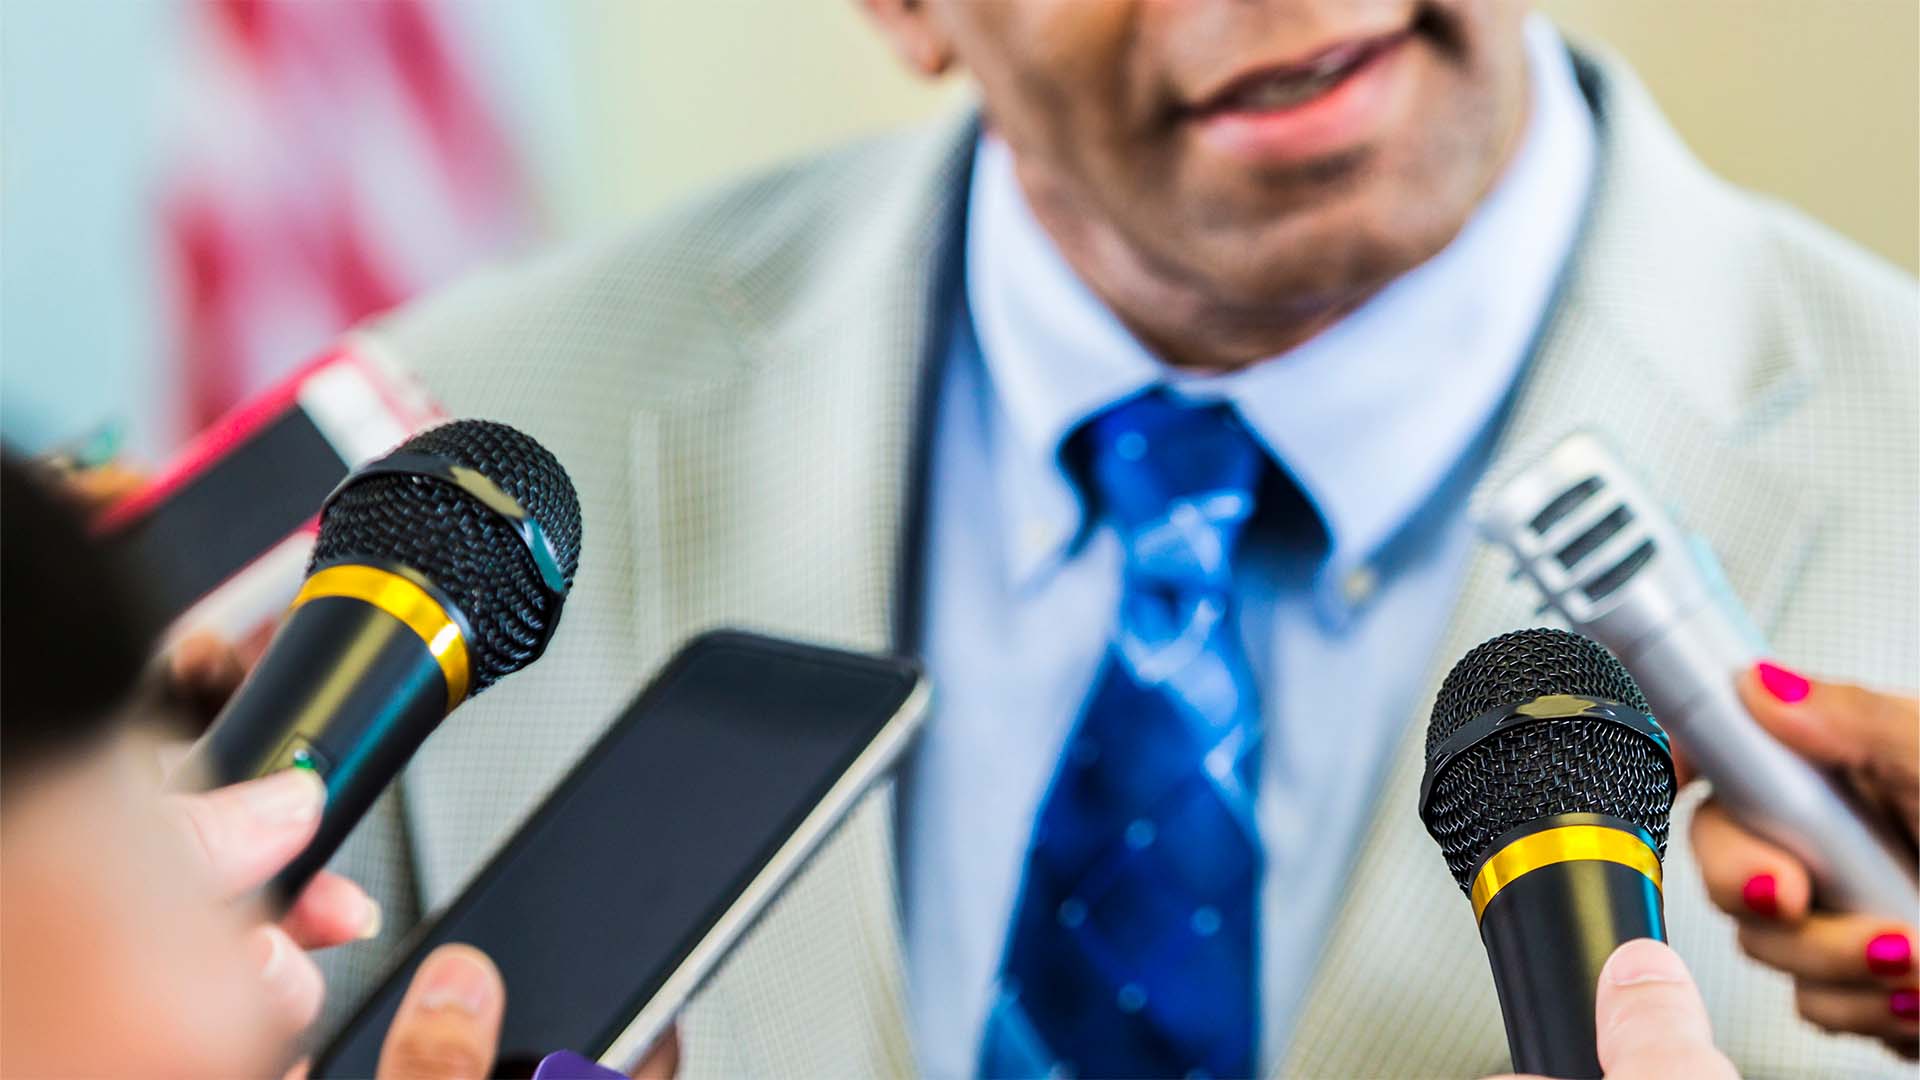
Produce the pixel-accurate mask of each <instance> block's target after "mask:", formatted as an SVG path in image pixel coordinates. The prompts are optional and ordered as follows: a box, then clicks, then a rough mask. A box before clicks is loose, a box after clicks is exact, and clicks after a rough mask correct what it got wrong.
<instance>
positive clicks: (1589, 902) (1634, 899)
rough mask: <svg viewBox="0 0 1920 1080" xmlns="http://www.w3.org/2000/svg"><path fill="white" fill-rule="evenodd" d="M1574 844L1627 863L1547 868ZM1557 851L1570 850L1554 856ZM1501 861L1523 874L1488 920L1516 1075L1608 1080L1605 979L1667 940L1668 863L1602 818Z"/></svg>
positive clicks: (1517, 835)
mask: <svg viewBox="0 0 1920 1080" xmlns="http://www.w3.org/2000/svg"><path fill="white" fill-rule="evenodd" d="M1566 839H1571V840H1572V841H1573V844H1574V846H1575V847H1576V848H1591V847H1593V846H1594V844H1595V842H1596V840H1597V841H1598V844H1599V847H1600V848H1601V849H1603V850H1604V851H1605V852H1606V853H1607V856H1619V857H1618V858H1617V859H1616V858H1614V857H1607V856H1603V857H1586V858H1579V857H1576V858H1567V859H1565V861H1544V860H1546V859H1550V858H1553V857H1555V854H1558V855H1565V854H1567V853H1568V845H1567V844H1566V843H1565V842H1563V841H1564V840H1566ZM1555 847H1559V848H1560V850H1559V851H1558V852H1557V853H1552V851H1551V849H1553V848H1555ZM1529 848H1530V850H1529ZM1495 851H1496V852H1498V853H1499V854H1496V855H1495V856H1494V857H1493V858H1492V859H1489V860H1488V862H1493V861H1495V860H1497V859H1499V858H1500V857H1501V856H1502V855H1507V856H1509V859H1508V866H1507V869H1508V870H1509V871H1511V870H1513V869H1523V872H1522V873H1520V874H1519V876H1512V875H1511V874H1509V875H1508V878H1509V879H1508V880H1506V881H1505V882H1504V884H1502V885H1500V886H1499V888H1498V891H1497V892H1494V893H1493V894H1492V896H1491V898H1490V899H1488V900H1487V901H1486V906H1485V908H1484V909H1483V910H1482V912H1481V917H1480V939H1481V940H1482V941H1483V942H1485V943H1486V947H1487V957H1488V959H1489V960H1491V961H1492V964H1493V984H1494V988H1495V989H1496V990H1497V991H1498V992H1499V995H1500V1012H1501V1014H1502V1016H1503V1017H1504V1018H1505V1020H1506V1025H1507V1047H1508V1049H1509V1050H1510V1051H1511V1053H1512V1056H1513V1067H1514V1069H1515V1070H1516V1071H1518V1072H1523V1073H1538V1074H1540V1075H1542V1076H1553V1077H1569V1078H1587V1077H1593V1078H1598V1077H1599V1076H1600V1075H1601V1072H1600V1056H1599V1052H1598V1050H1597V1049H1596V1048H1595V1045H1594V1037H1595V1036H1594V998H1595V995H1596V993H1597V990H1598V986H1599V982H1600V969H1601V968H1602V967H1603V966H1605V965H1606V962H1607V957H1609V956H1611V955H1612V954H1613V950H1614V949H1616V948H1618V947H1619V946H1620V945H1622V944H1624V943H1626V942H1628V941H1631V940H1633V939H1635V938H1653V939H1654V940H1656V941H1665V940H1666V939H1667V928H1666V917H1665V915H1664V913H1663V910H1662V903H1661V892H1660V882H1659V872H1660V871H1659V866H1660V864H1659V860H1658V857H1657V856H1655V855H1654V852H1653V849H1652V847H1651V846H1650V845H1648V843H1647V841H1646V838H1645V834H1644V833H1642V832H1640V831H1639V830H1638V829H1636V828H1634V827H1633V826H1632V825H1630V824H1628V823H1626V822H1623V821H1620V820H1619V819H1617V818H1611V817H1606V816H1604V815H1600V814H1561V815H1558V816H1555V817H1551V818H1544V819H1542V820H1540V821H1538V822H1535V823H1533V824H1532V825H1530V826H1527V827H1526V828H1525V829H1523V830H1515V832H1514V833H1510V834H1508V836H1505V837H1502V838H1501V841H1499V842H1496V847H1495ZM1585 853H1586V854H1588V855H1592V854H1593V852H1592V851H1590V850H1589V851H1586V852H1585ZM1513 856H1518V858H1517V859H1516V858H1514V857H1513ZM1528 866H1530V867H1531V868H1526V867H1528ZM1649 867H1651V871H1652V875H1651V876H1649V874H1648V868H1649ZM1483 872H1484V868H1483ZM1479 887H1480V885H1479V881H1478V880H1476V888H1479Z"/></svg>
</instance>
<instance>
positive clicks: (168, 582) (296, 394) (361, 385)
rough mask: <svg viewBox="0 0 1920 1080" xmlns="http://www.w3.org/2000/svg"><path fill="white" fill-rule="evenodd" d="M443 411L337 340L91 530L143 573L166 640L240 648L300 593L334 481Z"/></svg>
mask: <svg viewBox="0 0 1920 1080" xmlns="http://www.w3.org/2000/svg"><path fill="white" fill-rule="evenodd" d="M441 417H442V414H441V412H440V410H439V408H438V407H437V406H435V405H434V403H433V402H432V400H431V399H430V398H429V397H427V395H426V393H425V392H424V391H423V390H422V389H421V388H420V386H419V385H418V383H417V382H415V380H414V379H412V378H411V377H410V376H409V375H408V374H407V373H406V372H405V371H403V370H402V369H401V368H399V366H398V365H396V364H395V363H393V362H392V361H391V360H388V359H386V358H384V357H382V356H380V355H378V354H376V353H374V352H372V351H371V350H370V349H369V348H367V347H365V346H361V345H355V344H349V345H344V346H342V347H340V348H337V349H335V350H333V351H331V352H329V353H327V354H325V355H323V356H321V357H319V358H318V359H316V360H314V361H313V362H311V363H309V364H306V365H304V366H303V367H301V368H300V369H299V370H297V371H295V372H294V373H293V374H291V375H289V376H287V377H286V378H285V379H282V380H281V381H280V382H279V383H278V384H276V385H275V386H273V387H272V388H271V389H269V390H267V391H266V392H265V393H263V394H261V395H259V396H258V397H255V398H253V399H252V400H250V401H248V402H246V403H245V404H243V405H241V406H239V407H238V408H236V409H234V410H233V411H232V412H230V413H228V414H227V415H225V416H223V417H221V418H220V419H219V420H218V421H216V422H215V423H214V424H213V425H212V426H211V427H209V428H208V429H207V430H205V431H203V432H201V433H200V434H199V435H197V436H195V437H194V439H193V440H192V441H190V442H189V443H188V444H187V446H186V447H185V448H184V449H182V450H181V452H180V453H179V454H178V455H177V456H176V457H175V458H174V459H173V460H172V461H171V462H170V463H169V464H168V465H167V466H166V467H165V468H164V469H162V470H161V471H160V472H158V473H156V474H155V475H154V476H153V477H152V479H150V480H149V481H148V482H147V483H146V484H145V485H143V486H142V487H141V488H140V489H139V490H138V491H135V492H134V493H133V494H131V495H129V496H127V497H126V498H124V499H122V500H120V501H119V502H116V503H115V504H114V505H112V506H110V507H108V508H107V509H106V510H105V511H104V512H103V513H102V515H101V517H100V518H99V519H98V520H97V521H96V522H95V527H96V529H97V530H98V531H99V533H100V534H101V535H102V536H104V537H106V538H107V540H108V541H109V542H110V543H114V544H118V545H120V546H122V547H125V548H128V549H130V550H131V552H132V557H133V558H134V559H135V560H137V561H136V563H135V565H139V566H143V567H148V568H150V569H149V571H148V573H147V574H146V575H145V578H146V580H147V582H148V583H149V588H150V591H151V593H152V595H151V600H152V601H153V602H154V603H156V604H158V605H160V606H161V608H162V611H163V613H164V614H165V616H166V617H167V619H168V620H170V621H171V622H172V624H173V628H172V630H171V631H170V633H169V637H177V636H178V635H179V634H181V633H184V632H187V631H190V630H209V631H212V632H214V633H217V634H219V635H220V636H221V637H223V638H225V639H226V640H229V641H235V642H238V641H242V640H245V639H247V638H248V637H250V636H252V634H253V633H254V632H256V631H257V630H259V629H260V628H261V627H262V626H270V625H271V623H272V620H273V619H274V618H275V617H276V616H278V615H279V613H280V611H281V609H282V608H284V607H285V606H286V604H287V603H288V602H289V601H291V600H292V599H293V596H294V593H295V592H296V591H298V589H299V586H300V581H301V579H302V578H303V577H304V576H305V572H306V563H307V556H308V555H309V554H310V553H311V552H312V550H313V542H314V537H315V535H316V531H317V526H318V514H319V510H320V504H321V502H322V501H323V500H324V499H325V498H326V497H327V494H328V493H329V492H331V491H332V490H333V488H334V485H336V484H338V483H339V482H340V481H341V480H343V479H345V478H346V475H347V473H348V471H349V470H351V469H353V468H354V467H355V466H357V465H360V464H362V463H363V462H366V461H368V460H371V459H372V458H374V457H376V456H378V455H379V454H382V453H384V452H386V451H387V450H389V449H392V448H393V447H394V446H395V445H397V444H399V443H400V442H402V441H404V440H405V439H406V438H407V436H409V435H411V434H413V433H414V432H415V431H417V430H419V429H420V428H422V427H425V426H427V425H428V424H431V423H433V422H434V421H436V420H439V419H441Z"/></svg>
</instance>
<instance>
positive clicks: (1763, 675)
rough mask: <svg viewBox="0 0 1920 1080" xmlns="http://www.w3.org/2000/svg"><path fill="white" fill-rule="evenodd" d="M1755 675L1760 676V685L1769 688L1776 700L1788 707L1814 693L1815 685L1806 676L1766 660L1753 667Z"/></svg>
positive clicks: (1768, 691) (1768, 690)
mask: <svg viewBox="0 0 1920 1080" xmlns="http://www.w3.org/2000/svg"><path fill="white" fill-rule="evenodd" d="M1753 671H1754V674H1756V675H1758V676H1760V685H1761V686H1764V687H1766V688H1767V693H1769V694H1772V695H1773V697H1774V700H1776V701H1782V702H1785V703H1787V704H1788V705H1791V704H1793V703H1794V702H1796V701H1805V700H1806V699H1807V695H1808V694H1810V693H1812V692H1813V684H1812V683H1810V682H1808V681H1807V677H1806V676H1805V675H1800V674H1797V673H1795V672H1792V671H1789V670H1787V669H1786V668H1783V667H1781V666H1780V665H1779V664H1774V663H1769V662H1767V661H1765V660H1762V661H1760V662H1759V663H1757V664H1755V665H1753Z"/></svg>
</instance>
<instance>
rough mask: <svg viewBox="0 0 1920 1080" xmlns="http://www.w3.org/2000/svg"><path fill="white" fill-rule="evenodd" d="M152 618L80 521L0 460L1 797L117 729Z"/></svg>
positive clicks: (124, 571) (53, 493)
mask: <svg viewBox="0 0 1920 1080" xmlns="http://www.w3.org/2000/svg"><path fill="white" fill-rule="evenodd" d="M153 610H154V609H153V608H152V607H151V606H150V605H149V604H148V603H147V602H146V600H145V597H144V596H143V594H142V592H141V590H140V589H139V587H138V585H137V579H136V577H135V576H134V574H133V572H132V568H131V567H129V566H128V565H127V562H126V559H125V558H124V557H123V556H122V555H121V554H120V552H118V551H117V550H115V549H114V548H112V547H111V546H110V545H108V544H107V543H104V542H102V541H101V540H99V539H97V538H96V537H94V536H93V535H92V534H91V532H90V531H89V530H88V528H87V514H86V511H85V510H84V509H83V508H82V507H81V506H80V505H79V504H78V503H77V502H76V501H75V500H74V499H73V498H71V497H69V496H68V495H67V494H66V493H64V492H62V491H61V490H60V489H59V487H58V484H57V481H55V480H54V478H53V477H51V476H50V475H49V474H48V473H47V471H46V470H44V469H41V468H39V467H37V466H35V465H33V464H31V463H29V462H28V461H26V460H25V459H23V458H22V457H20V456H19V455H17V454H15V453H13V452H12V451H10V450H0V787H4V789H12V788H13V787H15V786H16V785H17V784H18V783H19V782H20V781H21V780H24V779H26V778H28V777H29V776H30V775H31V774H32V773H33V772H35V771H37V770H39V769H42V768H44V767H46V766H47V765H49V764H51V763H53V762H54V761H56V760H57V759H60V758H64V757H67V756H69V755H71V754H73V753H75V752H77V751H81V750H84V749H86V748H88V747H89V746H92V745H94V744H96V743H97V742H98V741H99V740H100V739H101V738H102V736H104V735H105V734H107V733H108V732H109V731H111V730H113V729H114V728H115V727H117V726H118V725H119V723H120V720H121V718H122V716H123V715H124V711H125V710H124V709H123V708H122V706H124V705H125V704H126V703H127V701H128V700H129V699H130V698H131V696H132V693H133V689H134V686H135V684H136V683H137V682H138V681H139V679H140V674H141V671H142V669H143V668H144V666H145V664H146V661H147V657H148V655H149V653H150V650H151V647H152V645H153V642H154V639H155V637H156V632H157V630H158V621H157V620H156V619H155V618H154V617H153Z"/></svg>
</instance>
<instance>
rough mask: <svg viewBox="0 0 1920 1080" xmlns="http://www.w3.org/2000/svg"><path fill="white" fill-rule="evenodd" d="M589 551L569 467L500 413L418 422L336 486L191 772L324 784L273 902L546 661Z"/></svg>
mask: <svg viewBox="0 0 1920 1080" xmlns="http://www.w3.org/2000/svg"><path fill="white" fill-rule="evenodd" d="M579 558H580V507H579V502H578V499H577V497H576V496H575V494H574V490H573V485H572V483H571V481H569V480H568V478H567V474H566V471H565V470H564V469H562V468H561V467H560V463H559V462H558V461H557V460H555V459H554V457H553V455H552V454H550V453H548V452H547V451H546V450H545V448H543V447H541V446H540V445H539V444H538V443H536V442H535V441H534V440H532V439H531V438H528V437H527V436H525V435H523V434H521V433H520V432H518V431H515V430H514V429H512V428H510V427H507V426H505V425H502V424H494V423H489V422H486V421H474V420H469V421H457V422H454V423H450V424H446V425H443V426H441V427H437V428H434V429H431V430H429V431H425V432H422V433H421V434H419V435H416V436H415V437H414V438H412V439H410V440H409V441H407V442H406V443H404V444H402V445H401V446H400V448H399V449H397V450H395V451H394V452H392V453H390V454H388V455H387V456H386V457H383V458H380V459H378V460H376V461H374V462H371V463H369V464H368V465H366V466H363V467H362V468H361V469H359V470H356V471H355V472H354V473H353V474H352V475H350V476H348V477H347V479H346V480H345V481H343V482H342V483H341V485H340V486H339V487H338V488H336V489H335V491H334V492H333V494H332V495H330V496H329V497H328V500H327V504H326V507H325V509H324V510H323V511H322V512H321V518H320V535H319V539H318V541H317V542H316V544H315V548H314V555H313V561H312V563H311V565H310V566H309V568H308V572H307V579H306V581H305V583H304V584H303V585H302V587H301V589H300V592H299V594H298V595H297V596H296V597H295V599H294V601H293V604H292V605H291V606H290V607H289V609H288V611H287V614H286V616H285V618H284V619H283V621H282V622H281V625H280V627H279V628H278V630H277V631H276V632H275V633H274V636H273V639H272V641H271V642H270V643H269V644H268V646H267V650H266V652H265V654H264V655H263V656H262V657H261V659H260V662H259V663H258V664H257V665H256V666H255V667H254V669H253V670H252V672H251V673H249V674H248V676H247V678H246V680H245V681H244V682H242V683H241V685H240V688H239V689H238V690H237V691H236V692H235V693H234V696H233V698H232V700H231V701H230V702H229V703H228V704H227V707H226V708H225V709H224V710H222V712H221V713H220V715H219V716H218V717H216V718H215V720H214V722H213V725H212V726H211V727H210V728H209V729H208V731H207V733H206V734H205V735H204V736H203V737H202V738H201V739H200V741H199V742H198V743H196V744H195V746H194V748H193V751H192V753H191V754H190V756H189V759H188V770H189V771H188V772H187V773H186V774H185V775H187V776H189V777H191V778H192V779H193V780H194V782H198V783H203V784H206V785H208V786H221V785H225V784H231V783H237V782H239V781H242V780H249V779H253V778H255V777H259V776H265V775H267V774H269V773H272V772H276V771H279V770H281V769H286V768H304V769H311V770H313V771H314V772H315V773H316V774H317V775H318V776H319V777H320V778H321V780H322V781H323V782H324V783H325V784H326V787H327V802H326V807H325V809H324V810H323V811H322V814H321V820H320V827H319V831H318V833H317V834H316V835H315V837H314V838H313V840H312V842H311V843H310V844H309V845H308V846H307V848H306V849H305V850H303V851H302V852H301V853H300V854H299V855H298V856H296V857H295V858H294V860H293V861H292V862H291V863H289V864H288V865H287V867H285V868H284V869H283V870H282V871H281V872H280V873H279V874H278V875H277V876H276V877H275V878H274V880H273V882H272V883H270V885H269V886H268V889H267V896H268V899H269V901H270V902H271V903H274V904H277V905H280V906H282V907H284V906H285V905H287V904H289V903H291V902H292V899H293V898H294V897H295V896H297V895H298V893H299V891H300V889H301V888H302V887H303V886H305V884H306V883H307V882H308V881H309V880H311V879H312V877H313V875H314V874H316V873H318V872H319V871H320V869H321V868H322V867H324V866H325V865H326V863H327V860H328V859H330V858H331V857H332V856H333V854H334V852H335V851H336V850H338V849H339V847H340V845H341V844H342V843H343V842H344V841H345V840H346V838H347V835H348V834H349V833H351V832H352V831H353V828H354V826H355V825H356V824H358V823H359V821H360V819H361V818H362V817H363V816H365V814H366V812H367V810H368V809H370V808H371V807H372V805H373V803H374V800H375V799H377V798H378V797H379V795H380V793H381V792H382V791H383V790H385V788H386V787H387V785H388V784H389V783H391V782H392V780H393V779H394V777H396V776H397V775H399V773H400V770H401V769H402V768H403V767H404V766H405V765H406V763H407V761H408V760H409V759H410V758H412V756H413V754H414V752H415V751H416V750H418V749H419V748H420V745H421V743H423V742H424V741H425V740H426V738H427V736H428V735H430V734H432V733H433V731H434V729H435V728H436V727H438V726H439V724H440V721H441V720H443V719H445V718H446V716H447V714H448V713H450V712H452V711H453V709H454V708H455V707H456V706H458V705H459V704H460V703H461V702H462V701H464V700H466V699H467V698H469V697H471V696H473V695H474V694H477V693H479V692H480V691H482V690H484V689H486V688H487V687H488V686H490V685H492V684H493V683H494V682H495V681H496V680H498V679H499V678H501V677H502V676H504V675H507V674H510V673H512V672H514V671H517V670H519V669H520V668H522V667H524V666H526V665H527V664H529V663H531V662H533V660H535V659H537V658H538V657H539V655H540V654H541V653H542V652H543V651H544V650H545V648H546V645H547V642H548V641H549V640H550V639H551V638H552V635H553V631H554V629H555V627H556V626H557V625H558V620H559V617H560V609H561V606H562V603H563V601H564V600H565V598H566V594H567V591H568V590H569V589H570V588H571V587H572V582H573V575H574V571H575V570H576V568H577V567H578V565H579Z"/></svg>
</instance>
